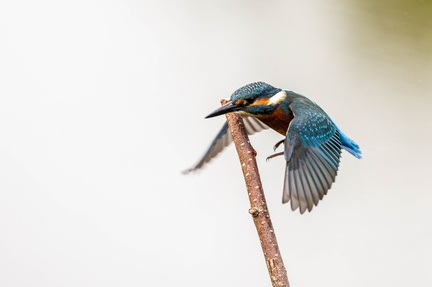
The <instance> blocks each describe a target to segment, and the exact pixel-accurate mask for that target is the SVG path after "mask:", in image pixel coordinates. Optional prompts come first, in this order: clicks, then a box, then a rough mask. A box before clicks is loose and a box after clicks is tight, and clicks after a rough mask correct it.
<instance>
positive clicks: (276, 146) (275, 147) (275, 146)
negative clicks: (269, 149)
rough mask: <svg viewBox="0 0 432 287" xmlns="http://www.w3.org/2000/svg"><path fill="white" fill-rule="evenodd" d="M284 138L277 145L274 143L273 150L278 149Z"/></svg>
mask: <svg viewBox="0 0 432 287" xmlns="http://www.w3.org/2000/svg"><path fill="white" fill-rule="evenodd" d="M284 140H285V139H283V140H280V141H278V142H277V143H276V144H275V145H274V147H273V150H274V151H276V149H277V148H278V147H279V146H280V145H281V144H282V143H283V142H284Z"/></svg>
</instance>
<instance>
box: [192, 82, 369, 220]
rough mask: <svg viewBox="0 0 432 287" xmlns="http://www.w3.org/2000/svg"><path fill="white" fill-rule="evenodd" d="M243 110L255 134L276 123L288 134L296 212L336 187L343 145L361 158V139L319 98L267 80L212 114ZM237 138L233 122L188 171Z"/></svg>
mask: <svg viewBox="0 0 432 287" xmlns="http://www.w3.org/2000/svg"><path fill="white" fill-rule="evenodd" d="M232 112H238V113H240V114H241V116H242V118H243V121H244V123H245V127H246V131H247V133H248V134H249V135H251V134H254V133H256V132H259V131H261V130H264V129H268V128H271V129H273V130H274V131H276V132H278V133H280V134H281V135H283V136H284V139H283V140H281V141H279V142H278V143H276V145H275V146H274V150H276V149H277V148H278V146H279V145H281V144H282V143H283V146H284V149H283V152H280V153H276V154H273V155H271V156H269V157H268V158H267V159H270V158H273V157H276V156H279V155H283V156H284V158H285V161H286V167H285V174H284V185H283V196H282V203H287V202H291V209H292V210H293V211H295V210H297V209H299V210H300V213H301V214H303V213H304V212H305V211H306V210H307V211H309V212H310V211H311V210H312V208H313V207H314V206H317V205H318V203H319V201H320V200H322V199H323V197H324V195H326V194H327V191H328V190H329V189H330V187H331V185H332V183H333V182H334V181H335V178H336V175H337V171H338V168H339V163H340V157H341V153H342V149H345V150H346V151H347V152H349V153H350V154H352V155H353V156H355V157H356V158H358V159H360V158H361V151H360V147H359V145H358V144H356V143H355V142H354V141H352V140H351V139H349V138H348V137H347V136H346V135H345V134H344V133H342V131H341V130H340V129H339V128H338V127H337V126H336V124H335V123H334V122H333V121H332V120H331V118H330V117H329V116H328V115H327V114H326V112H324V110H323V109H322V108H320V107H319V106H318V105H317V104H316V103H314V102H313V101H311V100H309V99H308V98H306V97H305V96H302V95H300V94H298V93H296V92H293V91H291V90H286V89H279V88H275V87H273V86H271V85H269V84H266V83H264V82H255V83H251V84H248V85H246V86H243V87H241V88H239V89H237V90H236V91H234V93H233V94H232V95H231V97H230V100H229V102H228V103H227V104H225V105H223V106H222V107H220V108H218V109H216V110H215V111H214V112H212V113H211V114H209V115H208V116H207V117H206V118H212V117H216V116H219V115H223V114H226V113H232ZM231 142H232V136H231V133H229V132H228V123H227V122H225V124H224V125H223V127H222V129H221V130H220V131H219V133H218V134H217V136H216V138H215V139H214V140H213V141H212V143H211V144H210V146H209V147H208V149H207V151H206V152H205V153H204V155H203V156H202V158H201V159H200V160H199V161H198V163H197V164H196V165H195V166H193V167H192V168H190V169H188V170H186V171H184V173H189V172H192V171H195V170H198V169H200V168H202V167H203V166H204V165H205V164H206V163H208V162H209V161H210V160H211V159H213V158H214V157H215V156H216V155H217V154H218V153H219V152H221V151H222V150H223V149H224V148H225V147H226V146H227V145H229V144H230V143H231Z"/></svg>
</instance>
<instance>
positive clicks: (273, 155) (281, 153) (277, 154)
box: [266, 152, 284, 161]
mask: <svg viewBox="0 0 432 287" xmlns="http://www.w3.org/2000/svg"><path fill="white" fill-rule="evenodd" d="M283 154H284V152H278V153H275V154H272V155H271V156H269V157H267V159H266V161H269V160H270V159H272V158H274V157H277V156H280V155H283Z"/></svg>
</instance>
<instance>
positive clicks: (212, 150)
mask: <svg viewBox="0 0 432 287" xmlns="http://www.w3.org/2000/svg"><path fill="white" fill-rule="evenodd" d="M243 122H244V124H245V127H246V132H247V134H248V135H252V134H254V133H256V132H259V131H262V130H264V129H268V126H266V125H265V124H263V123H262V122H260V121H259V120H257V119H255V118H253V117H249V116H243ZM228 129H229V128H228V122H225V123H224V125H223V126H222V129H221V130H220V131H219V133H218V134H217V136H216V138H215V139H214V140H213V142H212V143H211V144H210V146H209V147H208V149H207V151H206V152H205V153H204V155H203V156H202V158H201V160H200V161H199V162H198V163H197V164H196V165H194V166H193V167H191V168H189V169H187V170H185V171H183V173H184V174H187V173H190V172H192V171H196V170H198V169H200V168H201V167H203V166H204V165H205V164H206V163H208V162H209V161H211V160H212V159H213V158H214V157H216V156H217V155H218V154H219V153H220V152H221V151H222V150H223V149H224V148H225V147H226V146H228V145H229V144H230V143H231V142H232V136H231V133H230V132H229V131H228Z"/></svg>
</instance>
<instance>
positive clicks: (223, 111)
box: [205, 102, 242, 119]
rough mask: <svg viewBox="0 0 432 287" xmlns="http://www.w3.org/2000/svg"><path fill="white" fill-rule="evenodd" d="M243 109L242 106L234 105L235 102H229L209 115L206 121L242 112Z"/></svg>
mask: <svg viewBox="0 0 432 287" xmlns="http://www.w3.org/2000/svg"><path fill="white" fill-rule="evenodd" d="M241 109H242V106H240V105H236V104H233V102H228V103H227V104H225V105H223V106H222V107H220V108H219V109H217V110H215V111H214V112H212V113H211V114H209V115H208V116H206V117H205V118H206V119H208V118H213V117H216V116H220V115H224V114H226V113H231V112H236V111H240V110H241Z"/></svg>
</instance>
